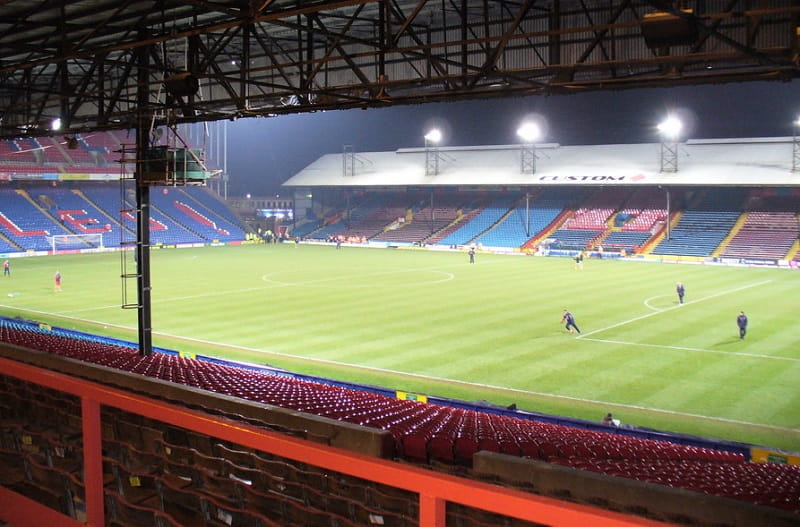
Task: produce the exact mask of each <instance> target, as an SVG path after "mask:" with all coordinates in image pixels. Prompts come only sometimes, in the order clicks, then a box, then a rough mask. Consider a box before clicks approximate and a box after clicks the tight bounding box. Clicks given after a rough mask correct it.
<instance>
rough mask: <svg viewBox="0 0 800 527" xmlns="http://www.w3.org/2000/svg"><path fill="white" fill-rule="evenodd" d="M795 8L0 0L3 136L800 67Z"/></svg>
mask: <svg viewBox="0 0 800 527" xmlns="http://www.w3.org/2000/svg"><path fill="white" fill-rule="evenodd" d="M678 4H680V5H678ZM798 20H800V1H798V0H783V1H780V0H777V1H765V0H697V1H684V2H679V3H676V2H671V1H642V0H600V1H591V0H515V1H512V0H474V1H468V0H338V1H335V0H316V1H299V0H292V1H287V0H215V1H211V0H113V1H112V0H33V1H32V0H0V119H2V120H0V137H6V138H11V137H20V136H26V135H31V136H37V135H46V134H48V133H51V132H50V130H49V125H50V122H51V121H52V119H55V118H60V119H61V122H62V129H61V130H60V132H59V133H74V132H80V131H88V130H93V129H112V128H130V127H133V126H134V124H135V123H136V122H137V115H138V113H139V112H145V113H147V114H148V115H151V116H152V118H153V119H154V122H155V123H157V124H162V123H180V122H194V121H209V120H218V119H236V118H239V117H249V116H273V115H277V114H284V113H297V112H311V111H318V110H327V109H338V108H367V107H376V106H388V105H396V104H414V103H422V102H427V101H439V100H455V99H464V98H486V97H499V96H508V95H532V94H542V95H546V94H553V93H575V92H581V91H586V90H604V89H621V88H631V87H642V86H668V85H679V84H696V83H721V82H731V81H747V80H755V79H760V80H764V79H774V80H791V79H793V78H795V77H796V76H797V74H798V71H800V69H799V68H798ZM653 23H654V25H653ZM647 24H651V26H650V27H651V29H652V30H653V31H655V33H656V37H658V36H661V37H664V38H662V39H661V40H658V39H656V41H657V44H655V45H654V44H653V42H652V38H651V39H649V40H648V39H646V38H645V35H644V34H643V27H645V25H647ZM653 28H654V29H653ZM653 31H651V33H652V32H653ZM674 31H678V33H680V34H679V35H678V36H677V37H676V36H671V35H673V33H674ZM141 50H144V51H145V53H146V55H147V57H148V60H147V61H146V62H147V65H146V68H147V69H146V71H147V74H146V75H144V78H143V76H142V74H141V68H140V67H139V65H138V63H139V62H140V59H139V57H141V55H140V51H141ZM140 85H144V87H145V88H146V90H147V93H149V97H148V98H147V102H146V104H145V105H144V107H143V106H142V104H141V102H140V100H139V98H137V93H139V92H138V90H139V88H140Z"/></svg>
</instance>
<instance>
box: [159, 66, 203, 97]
mask: <svg viewBox="0 0 800 527" xmlns="http://www.w3.org/2000/svg"><path fill="white" fill-rule="evenodd" d="M164 87H165V88H166V89H167V91H168V92H169V93H170V94H171V95H172V96H173V97H188V96H190V95H194V94H195V93H197V90H199V89H200V81H198V80H197V77H195V76H194V75H192V74H191V73H189V72H188V71H186V72H183V73H177V74H175V75H172V76H170V77H167V78H166V79H165V80H164Z"/></svg>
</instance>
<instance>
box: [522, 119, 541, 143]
mask: <svg viewBox="0 0 800 527" xmlns="http://www.w3.org/2000/svg"><path fill="white" fill-rule="evenodd" d="M517 135H518V136H519V137H520V139H522V140H523V141H525V142H526V143H535V142H536V141H537V140H538V139H539V137H540V136H541V135H542V131H541V130H540V129H539V125H538V124H536V123H523V124H522V126H520V127H519V128H518V129H517Z"/></svg>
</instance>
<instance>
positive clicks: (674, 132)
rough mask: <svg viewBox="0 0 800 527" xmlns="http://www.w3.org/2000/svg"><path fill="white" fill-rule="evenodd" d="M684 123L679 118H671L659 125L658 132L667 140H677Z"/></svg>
mask: <svg viewBox="0 0 800 527" xmlns="http://www.w3.org/2000/svg"><path fill="white" fill-rule="evenodd" d="M682 127H683V123H681V121H680V119H678V118H677V117H673V116H669V117H667V118H666V119H664V120H663V121H661V123H659V125H658V131H659V132H660V133H661V135H663V136H664V137H666V138H667V139H677V138H678V136H679V135H680V133H681V128H682Z"/></svg>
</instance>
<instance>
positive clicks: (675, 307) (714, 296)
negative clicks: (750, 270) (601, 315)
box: [575, 280, 772, 339]
mask: <svg viewBox="0 0 800 527" xmlns="http://www.w3.org/2000/svg"><path fill="white" fill-rule="evenodd" d="M770 282H772V280H762V281H761V282H757V283H755V284H749V285H743V286H742V287H737V288H736V289H729V290H727V291H720V292H719V293H714V294H713V295H708V296H704V297H703V298H698V299H697V300H693V301H691V302H686V303H685V304H677V305H674V306H672V307H667V308H664V309H662V310H661V311H653V312H652V313H645V314H644V315H640V316H638V317H633V318H629V319H628V320H623V321H622V322H617V323H616V324H611V325H610V326H606V327H604V328H600V329H595V330H594V331H590V332H588V333H582V334H581V335H578V336H577V337H575V338H576V339H584V338H586V337H588V336H589V335H594V334H595V333H600V332H603V331H607V330H609V329H614V328H617V327H619V326H624V325H626V324H630V323H631V322H637V321H639V320H642V319H645V318H649V317H652V316H653V315H658V314H660V313H666V312H667V311H672V310H673V309H679V308H681V307H683V306H688V305H691V304H697V303H698V302H703V301H705V300H710V299H712V298H716V297H718V296H722V295H728V294H731V293H736V292H738V291H744V290H745V289H750V288H752V287H758V286H760V285H764V284H768V283H770Z"/></svg>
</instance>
